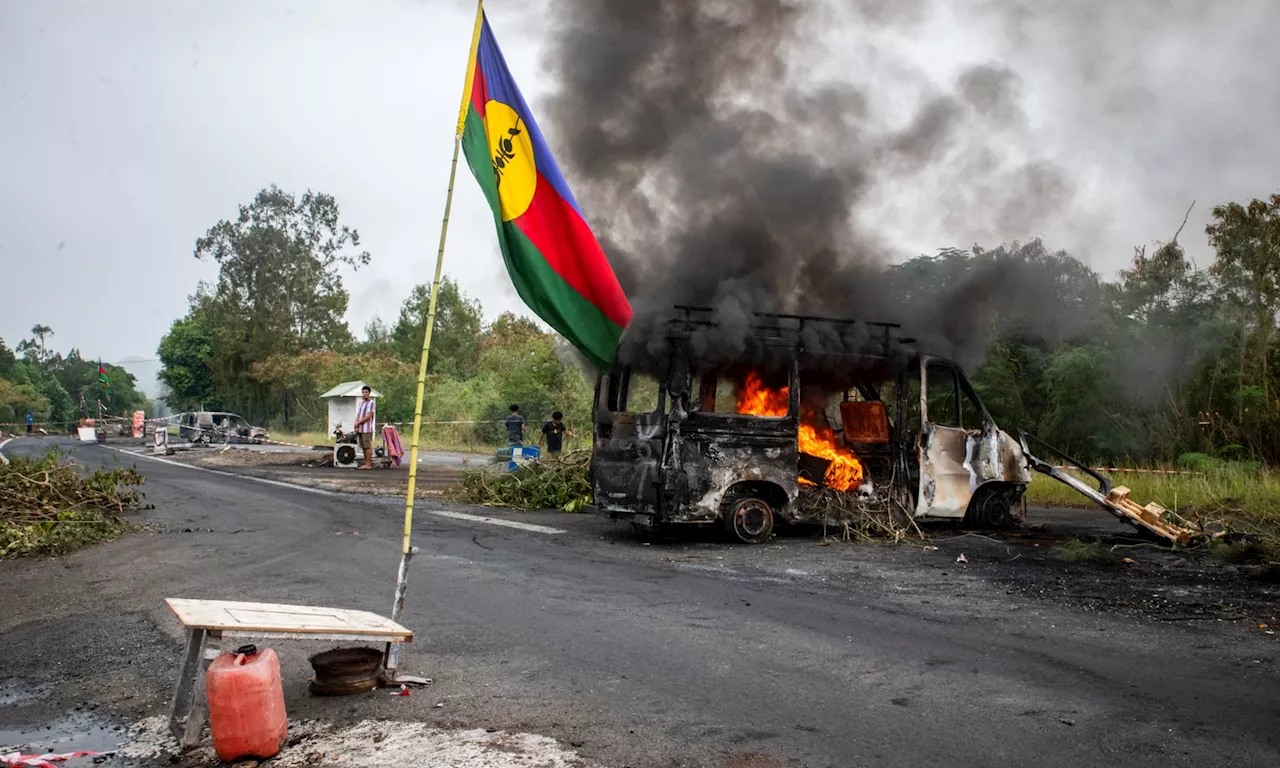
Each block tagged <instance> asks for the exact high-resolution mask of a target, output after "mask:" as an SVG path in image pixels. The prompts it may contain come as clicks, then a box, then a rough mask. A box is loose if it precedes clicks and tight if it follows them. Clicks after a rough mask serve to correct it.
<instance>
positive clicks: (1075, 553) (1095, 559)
mask: <svg viewBox="0 0 1280 768" xmlns="http://www.w3.org/2000/svg"><path fill="white" fill-rule="evenodd" d="M1054 554H1056V555H1057V556H1058V559H1059V560H1061V561H1063V562H1064V563H1094V564H1104V563H1114V562H1116V561H1117V560H1118V559H1119V558H1117V557H1116V555H1115V553H1113V552H1112V551H1111V550H1109V549H1107V548H1106V547H1104V546H1103V545H1102V543H1101V542H1099V541H1084V540H1083V539H1071V540H1070V541H1066V542H1063V543H1062V546H1060V547H1057V548H1056V549H1054Z"/></svg>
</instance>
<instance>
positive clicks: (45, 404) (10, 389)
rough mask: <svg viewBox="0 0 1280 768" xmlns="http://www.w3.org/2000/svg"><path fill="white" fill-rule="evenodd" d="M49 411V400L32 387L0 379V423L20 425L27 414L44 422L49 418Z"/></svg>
mask: <svg viewBox="0 0 1280 768" xmlns="http://www.w3.org/2000/svg"><path fill="white" fill-rule="evenodd" d="M49 411H50V405H49V398H47V397H45V396H44V395H42V394H40V392H39V390H37V389H36V388H35V387H34V386H32V385H30V384H15V383H14V382H12V381H9V380H8V379H0V422H4V423H9V424H15V423H21V422H22V421H24V420H25V419H26V416H27V414H28V413H30V414H33V415H34V416H35V418H36V419H37V420H39V421H44V420H46V419H48V418H49Z"/></svg>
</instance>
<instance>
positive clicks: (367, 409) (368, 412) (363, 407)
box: [356, 397, 377, 432]
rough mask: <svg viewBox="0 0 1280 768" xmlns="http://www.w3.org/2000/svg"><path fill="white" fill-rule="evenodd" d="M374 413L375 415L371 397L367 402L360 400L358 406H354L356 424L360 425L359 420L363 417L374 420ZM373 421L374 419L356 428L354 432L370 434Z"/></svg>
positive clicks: (375, 411)
mask: <svg viewBox="0 0 1280 768" xmlns="http://www.w3.org/2000/svg"><path fill="white" fill-rule="evenodd" d="M376 413H377V407H376V406H375V405H374V402H373V398H372V397H371V398H369V399H368V400H361V401H360V404H359V405H358V406H356V423H357V424H360V420H361V419H363V418H364V417H365V416H370V417H374V418H376V417H375V414H376ZM373 421H374V419H373V418H370V419H369V420H368V421H366V422H365V423H363V424H360V426H358V427H356V432H372V431H373Z"/></svg>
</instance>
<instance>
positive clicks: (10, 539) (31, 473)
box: [0, 451, 143, 557]
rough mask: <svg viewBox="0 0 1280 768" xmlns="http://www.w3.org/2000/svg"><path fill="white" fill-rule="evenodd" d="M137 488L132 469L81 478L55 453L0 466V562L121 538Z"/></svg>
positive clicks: (136, 476)
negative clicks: (2, 559)
mask: <svg viewBox="0 0 1280 768" xmlns="http://www.w3.org/2000/svg"><path fill="white" fill-rule="evenodd" d="M142 483H143V478H142V476H141V475H139V474H138V473H137V472H136V471H135V470H133V469H115V470H109V471H108V470H95V471H93V472H86V471H84V468H83V467H80V466H78V465H76V464H74V463H72V462H70V461H68V460H67V458H66V457H65V456H64V455H62V454H59V453H58V452H56V451H51V452H50V453H48V454H46V455H45V456H43V457H41V458H37V459H31V458H25V457H18V458H14V459H11V460H10V462H9V463H8V464H0V556H3V557H19V556H23V555H61V554H65V553H67V552H71V551H73V550H76V549H79V548H81V547H84V546H88V545H90V544H94V543H96V542H99V541H107V540H109V539H113V538H115V537H117V536H119V535H121V534H122V533H125V532H126V531H128V530H129V529H130V527H131V526H130V525H129V523H128V521H126V520H125V519H124V517H123V515H124V514H125V513H126V512H128V511H131V510H134V509H137V508H138V507H139V505H140V504H141V502H142V499H143V494H142V492H141V491H139V490H137V488H138V487H139V486H141V485H142Z"/></svg>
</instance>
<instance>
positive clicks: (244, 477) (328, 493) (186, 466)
mask: <svg viewBox="0 0 1280 768" xmlns="http://www.w3.org/2000/svg"><path fill="white" fill-rule="evenodd" d="M102 447H103V448H108V449H110V450H113V451H115V452H117V453H123V454H124V455H126V456H134V457H136V458H139V459H148V460H150V461H158V462H160V463H161V464H169V465H170V466H174V467H182V468H183V469H194V470H195V471H197V472H208V473H209V474H211V475H221V476H223V477H238V478H240V479H242V480H252V481H253V482H255V483H262V484H263V485H274V486H277V487H280V488H291V489H293V490H295V491H306V492H307V493H318V494H320V495H321V496H337V495H339V494H336V493H334V492H332V491H325V490H321V489H320V488H309V487H307V486H305V485H294V484H293V483H283V482H280V481H279V480H268V479H267V478H265V477H253V476H252V475H238V474H236V473H235V472H224V471H222V470H221V469H209V468H208V467H197V466H195V465H194V464H184V463H182V462H181V461H173V460H172V459H162V458H160V457H159V456H148V455H147V454H145V453H134V452H133V451H126V450H124V449H123V448H115V447H113V446H110V445H104V446H102Z"/></svg>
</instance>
